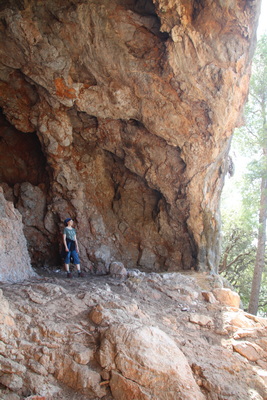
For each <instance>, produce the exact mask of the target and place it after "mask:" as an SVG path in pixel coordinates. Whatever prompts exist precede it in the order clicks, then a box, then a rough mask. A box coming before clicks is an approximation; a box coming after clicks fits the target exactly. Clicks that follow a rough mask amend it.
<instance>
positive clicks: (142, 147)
mask: <svg viewBox="0 0 267 400" xmlns="http://www.w3.org/2000/svg"><path fill="white" fill-rule="evenodd" d="M259 12H260V0H231V1H226V0H113V1H110V0H2V1H1V2H0V35H1V39H0V55H1V57H0V109H1V110H0V249H1V259H0V398H1V400H98V399H102V400H133V399H134V400H192V399H194V400H266V399H267V373H266V371H267V335H266V332H267V331H266V329H267V319H266V318H263V317H261V316H254V315H251V314H248V313H247V312H245V311H243V310H242V309H241V305H240V297H239V295H238V294H237V293H235V292H233V291H232V290H231V288H229V287H228V286H227V282H225V280H224V279H223V278H222V277H221V276H220V275H219V274H217V268H218V263H219V258H220V211H219V202H220V195H221V191H222V188H223V184H224V179H225V176H226V174H227V172H228V170H229V165H228V152H229V148H230V144H231V137H232V134H233V131H234V129H235V127H236V126H238V125H240V124H242V110H243V106H244V103H245V101H246V98H247V94H248V86H249V79H250V68H251V61H252V56H253V52H254V48H255V44H256V28H257V21H258V17H259ZM66 217H71V218H73V219H74V222H75V227H76V228H77V232H78V241H79V245H80V246H79V247H80V256H81V264H82V269H83V270H84V271H85V274H84V276H83V277H81V276H78V275H75V276H74V277H73V279H69V278H68V277H67V276H66V273H65V271H64V270H63V268H61V262H62V260H61V259H60V247H61V240H62V230H63V221H64V219H65V218H66ZM44 271H45V272H44ZM47 271H48V272H47Z"/></svg>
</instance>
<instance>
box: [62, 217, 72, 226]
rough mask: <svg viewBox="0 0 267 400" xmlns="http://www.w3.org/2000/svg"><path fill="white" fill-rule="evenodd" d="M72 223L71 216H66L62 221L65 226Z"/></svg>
mask: <svg viewBox="0 0 267 400" xmlns="http://www.w3.org/2000/svg"><path fill="white" fill-rule="evenodd" d="M72 224H73V219H71V218H66V219H65V221H64V225H65V226H71V225H72Z"/></svg>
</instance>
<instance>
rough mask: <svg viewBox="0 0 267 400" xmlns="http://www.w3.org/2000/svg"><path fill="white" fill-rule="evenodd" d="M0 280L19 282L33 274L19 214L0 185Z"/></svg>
mask: <svg viewBox="0 0 267 400" xmlns="http://www.w3.org/2000/svg"><path fill="white" fill-rule="evenodd" d="M0 219H1V224H0V252H1V259H0V282H19V281H23V280H25V279H29V278H31V277H33V276H35V273H34V271H33V269H32V267H31V261H30V256H29V253H28V248H27V242H26V238H25V236H24V233H23V224H22V217H21V214H20V213H19V212H18V210H16V209H15V208H14V205H13V204H12V203H11V202H8V201H6V199H5V197H4V194H3V189H2V188H1V187H0Z"/></svg>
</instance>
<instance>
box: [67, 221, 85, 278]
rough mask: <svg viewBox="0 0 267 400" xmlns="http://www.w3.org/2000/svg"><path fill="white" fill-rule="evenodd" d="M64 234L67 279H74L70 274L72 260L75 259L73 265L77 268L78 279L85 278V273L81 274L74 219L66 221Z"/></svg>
mask: <svg viewBox="0 0 267 400" xmlns="http://www.w3.org/2000/svg"><path fill="white" fill-rule="evenodd" d="M64 225H65V228H64V232H63V243H64V247H65V258H64V263H65V270H66V272H67V278H72V275H71V272H70V262H71V258H72V259H73V263H74V265H75V266H76V268H77V271H78V277H83V273H82V272H81V265H80V258H79V246H78V241H77V236H76V230H75V229H74V228H73V219H71V218H66V219H65V221H64Z"/></svg>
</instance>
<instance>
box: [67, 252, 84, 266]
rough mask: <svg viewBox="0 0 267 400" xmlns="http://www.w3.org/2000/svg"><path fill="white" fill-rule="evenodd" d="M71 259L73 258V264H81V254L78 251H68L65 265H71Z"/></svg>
mask: <svg viewBox="0 0 267 400" xmlns="http://www.w3.org/2000/svg"><path fill="white" fill-rule="evenodd" d="M71 258H73V264H80V258H79V254H78V253H77V251H76V250H72V251H66V256H65V260H64V262H65V264H70V261H71Z"/></svg>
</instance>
